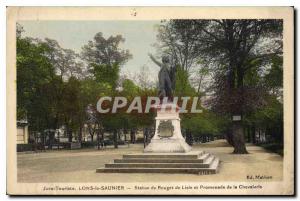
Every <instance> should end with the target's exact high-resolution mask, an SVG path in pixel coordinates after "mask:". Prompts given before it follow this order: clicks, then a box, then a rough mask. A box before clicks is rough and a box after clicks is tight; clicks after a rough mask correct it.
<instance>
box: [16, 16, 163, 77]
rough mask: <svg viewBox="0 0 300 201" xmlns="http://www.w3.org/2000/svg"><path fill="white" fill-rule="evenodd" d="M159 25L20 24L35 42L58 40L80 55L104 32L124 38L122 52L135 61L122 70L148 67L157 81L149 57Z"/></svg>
mask: <svg viewBox="0 0 300 201" xmlns="http://www.w3.org/2000/svg"><path fill="white" fill-rule="evenodd" d="M159 22H160V21H125V20H124V21H61V20H60V21H20V22H18V23H20V24H21V25H22V26H23V28H24V31H25V32H23V33H22V35H23V36H25V37H26V36H29V37H33V38H40V39H44V38H51V39H54V40H57V41H58V43H59V44H60V46H61V47H62V48H66V49H72V50H74V51H76V52H77V53H80V52H81V47H82V46H83V45H85V44H87V42H88V41H89V40H92V39H93V37H94V36H95V34H96V33H98V32H102V33H103V35H104V37H105V38H107V37H109V36H111V35H117V34H121V35H122V36H123V38H125V42H124V44H122V46H121V47H122V48H124V49H129V51H130V53H131V54H132V55H133V58H132V59H131V60H129V61H128V62H127V63H126V64H125V65H124V66H123V67H122V69H121V72H123V73H126V74H128V73H129V74H134V73H136V72H139V71H140V69H141V67H142V66H144V65H147V66H148V67H149V72H150V75H149V78H150V79H153V78H154V79H155V77H156V76H157V73H158V71H159V67H158V66H156V65H155V64H154V63H152V61H151V60H150V58H149V56H148V53H152V54H154V53H155V48H154V47H153V44H154V43H155V42H156V33H157V32H156V28H155V27H156V25H158V24H159Z"/></svg>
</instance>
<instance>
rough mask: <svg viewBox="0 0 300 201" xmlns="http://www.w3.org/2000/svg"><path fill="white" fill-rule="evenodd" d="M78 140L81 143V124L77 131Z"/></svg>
mask: <svg viewBox="0 0 300 201" xmlns="http://www.w3.org/2000/svg"><path fill="white" fill-rule="evenodd" d="M78 141H79V142H80V143H81V141H82V125H80V127H79V133H78Z"/></svg>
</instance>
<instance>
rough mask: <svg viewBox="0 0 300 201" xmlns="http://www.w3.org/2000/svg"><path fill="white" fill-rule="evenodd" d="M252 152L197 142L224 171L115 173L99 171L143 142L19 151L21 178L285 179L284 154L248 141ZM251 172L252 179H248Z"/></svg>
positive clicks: (219, 143) (220, 143)
mask: <svg viewBox="0 0 300 201" xmlns="http://www.w3.org/2000/svg"><path fill="white" fill-rule="evenodd" d="M247 149H248V151H249V152H250V154H246V155H234V154H231V152H232V150H233V148H232V147H230V146H229V145H228V144H227V143H226V142H225V141H224V140H216V141H212V142H209V143H205V144H201V145H194V146H193V150H195V151H196V150H204V151H206V152H210V153H212V154H214V155H216V156H217V157H219V158H220V160H221V166H220V171H219V173H218V174H215V175H188V174H150V173H148V174H147V173H146V174H124V173H122V174H120V173H118V174H112V173H106V174H105V173H96V172H95V170H96V168H99V167H103V166H104V164H105V163H109V162H112V161H113V159H117V158H121V157H122V155H123V154H129V153H142V150H143V146H142V145H140V144H138V145H130V147H128V146H120V148H119V149H113V148H107V149H106V150H95V149H84V150H59V151H47V152H42V153H29V154H18V161H17V165H18V182H33V183H42V182H158V181H159V182H171V181H183V182H184V181H187V182H197V181H207V182H209V181H218V182H219V181H249V176H253V177H255V176H256V175H259V176H265V177H268V179H260V180H256V179H254V180H251V181H260V182H266V181H278V180H282V175H283V158H282V157H281V156H280V155H278V154H275V153H270V152H267V151H266V150H264V149H263V148H261V147H258V146H253V145H247ZM247 176H248V179H247Z"/></svg>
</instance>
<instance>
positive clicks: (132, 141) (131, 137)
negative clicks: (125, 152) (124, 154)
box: [130, 129, 135, 144]
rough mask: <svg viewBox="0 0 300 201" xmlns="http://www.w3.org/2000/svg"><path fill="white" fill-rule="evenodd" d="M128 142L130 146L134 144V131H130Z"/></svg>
mask: <svg viewBox="0 0 300 201" xmlns="http://www.w3.org/2000/svg"><path fill="white" fill-rule="evenodd" d="M130 140H131V143H132V144H134V143H135V130H134V129H131V130H130Z"/></svg>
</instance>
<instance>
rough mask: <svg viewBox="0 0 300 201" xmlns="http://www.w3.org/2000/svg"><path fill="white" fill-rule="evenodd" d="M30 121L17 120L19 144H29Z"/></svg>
mask: <svg viewBox="0 0 300 201" xmlns="http://www.w3.org/2000/svg"><path fill="white" fill-rule="evenodd" d="M28 137H29V136H28V122H27V121H26V120H21V121H17V144H28Z"/></svg>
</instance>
